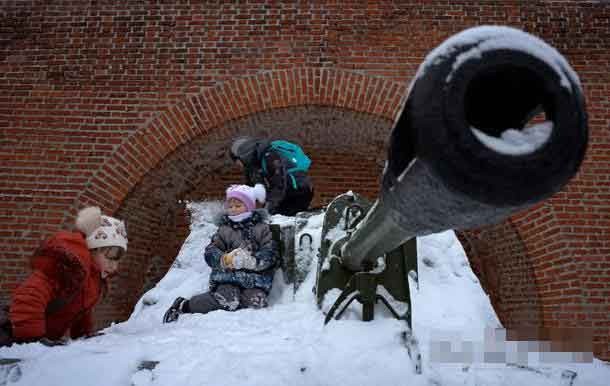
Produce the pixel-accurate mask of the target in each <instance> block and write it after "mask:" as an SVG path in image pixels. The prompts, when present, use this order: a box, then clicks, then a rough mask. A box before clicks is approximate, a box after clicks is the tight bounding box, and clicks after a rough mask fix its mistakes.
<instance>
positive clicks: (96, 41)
mask: <svg viewBox="0 0 610 386" xmlns="http://www.w3.org/2000/svg"><path fill="white" fill-rule="evenodd" d="M1 4H2V6H1V7H0V160H1V163H0V250H1V251H2V252H1V253H0V259H1V260H2V268H0V295H1V297H2V299H6V298H7V296H8V295H9V293H10V291H11V290H12V289H14V288H15V286H16V285H17V284H18V283H19V281H20V280H22V279H23V278H24V277H25V275H26V274H27V272H28V271H27V258H28V256H29V255H30V254H31V252H32V250H33V249H34V248H35V247H36V245H37V244H38V242H39V241H40V240H41V239H43V238H44V237H46V236H47V235H49V234H50V233H52V232H54V231H56V230H58V229H60V228H66V227H69V226H70V225H71V222H72V219H73V217H74V215H75V213H76V211H77V210H78V209H79V208H80V207H82V206H83V205H87V204H96V205H100V206H101V207H102V208H103V209H104V210H105V211H106V212H109V213H114V214H116V215H117V216H121V217H123V218H125V219H126V221H127V222H128V227H129V231H130V236H131V237H130V253H129V263H128V264H126V265H127V266H128V268H126V269H125V270H124V271H123V273H122V274H121V277H119V280H117V281H116V284H115V285H113V287H112V288H111V293H110V294H109V296H108V298H107V299H106V300H105V302H104V304H103V306H102V307H100V309H99V310H98V311H99V312H98V316H99V321H100V323H102V324H103V323H106V322H107V321H109V320H115V319H121V318H124V316H125V315H126V314H127V313H128V312H129V309H130V307H131V306H132V304H133V301H134V299H135V298H137V296H138V295H139V293H138V289H140V291H141V289H143V288H145V287H147V286H149V285H150V284H151V283H152V282H154V280H155V278H157V277H159V276H160V275H162V274H163V272H164V270H165V269H166V267H167V265H168V264H169V263H170V262H171V258H172V257H173V256H175V252H176V251H177V250H178V248H179V246H180V244H181V242H182V240H183V239H184V236H185V229H186V228H185V223H186V222H187V221H186V219H185V214H184V211H183V205H184V204H183V200H184V199H197V198H203V197H218V196H219V195H220V194H221V193H222V186H224V185H225V184H226V183H228V182H233V181H235V180H236V179H238V178H239V176H238V174H237V172H236V171H234V170H231V169H230V167H229V166H228V164H227V163H226V159H223V157H224V155H223V151H222V149H223V147H224V146H225V145H226V144H227V143H228V141H229V139H230V138H231V137H232V136H235V135H239V134H246V133H249V134H269V135H274V136H275V135H282V136H286V137H287V138H293V139H297V140H299V141H300V142H302V143H303V144H304V145H305V147H306V148H307V150H308V151H309V152H310V153H311V154H314V162H315V163H314V168H313V170H312V175H313V178H314V181H315V183H316V201H315V204H316V205H319V204H323V203H324V202H326V201H328V200H329V199H330V198H331V197H333V196H334V195H335V194H336V193H339V192H342V191H345V190H347V189H354V190H357V191H359V192H361V193H365V194H366V195H370V196H374V194H375V192H376V187H377V181H378V177H377V176H378V172H379V170H380V168H381V165H382V162H383V159H384V154H383V152H382V151H381V149H383V146H384V141H385V140H386V139H385V138H386V137H387V132H388V130H389V127H390V126H391V122H392V120H393V118H394V116H395V114H396V112H397V111H398V107H399V104H400V100H401V97H402V96H403V95H404V93H405V91H406V89H407V86H408V82H409V80H410V79H411V78H412V77H413V75H414V74H415V71H416V69H417V67H418V65H419V64H420V63H421V61H422V60H423V58H424V57H425V55H426V54H427V53H428V52H429V51H430V49H432V48H433V47H435V46H436V45H437V44H439V43H440V42H441V41H443V40H444V39H445V38H447V37H448V36H450V35H452V34H454V33H456V32H458V31H460V30H462V29H464V28H467V27H471V26H475V25H482V24H507V25H511V26H515V27H518V28H521V29H524V30H526V31H528V32H531V33H533V34H535V35H537V36H540V37H541V38H543V39H545V40H546V41H547V42H549V43H550V44H552V45H553V46H555V47H556V48H557V49H558V50H559V51H560V52H561V53H563V54H564V55H565V56H566V57H567V58H568V60H569V61H570V62H571V64H572V65H573V66H574V68H575V69H576V70H577V72H578V74H579V76H580V79H581V82H582V84H583V88H584V90H585V96H586V99H587V104H588V110H589V122H590V132H591V141H590V147H589V150H588V153H587V158H586V160H585V163H584V165H583V167H582V169H581V171H580V172H579V174H578V177H577V178H576V179H575V180H574V181H573V182H572V183H571V184H570V185H569V186H568V187H567V188H566V189H565V190H564V191H563V192H561V193H559V194H557V195H556V196H555V197H553V198H552V199H551V200H549V201H547V202H545V203H544V204H542V205H540V206H539V207H537V208H535V209H534V210H531V211H529V212H527V213H525V214H522V215H519V216H515V217H514V218H512V219H511V220H510V221H508V222H506V223H505V224H500V225H497V226H493V227H488V228H486V229H480V230H477V231H473V232H470V233H469V232H465V233H464V234H463V235H462V240H464V244H465V246H466V248H467V250H468V251H469V256H470V258H471V262H472V263H473V266H474V267H475V270H477V272H478V273H479V274H480V275H481V277H482V278H483V279H482V282H483V283H484V284H485V285H486V288H487V290H488V291H489V292H490V294H492V300H493V302H494V304H495V305H496V307H497V309H498V312H499V314H500V316H501V318H502V320H503V321H504V323H505V324H507V325H519V324H520V323H544V324H546V325H549V326H554V325H578V326H587V327H591V328H595V329H596V339H597V340H596V343H597V345H596V353H597V355H598V356H600V357H603V358H606V359H609V358H610V348H609V342H608V336H610V316H609V314H610V296H609V295H610V284H608V283H610V280H609V279H610V260H608V259H609V257H608V256H610V234H609V233H610V215H609V213H610V211H609V206H610V205H609V202H610V193H609V192H610V177H609V176H610V89H609V88H610V47H609V46H610V5H608V4H607V3H606V4H604V3H603V2H598V1H530V2H523V1H503V2H496V1H431V0H428V1H423V0H421V1H403V2H399V3H396V2H391V1H369V2H358V3H355V4H352V3H349V4H347V3H345V2H339V1H326V2H315V3H314V2H298V3H297V2H294V3H293V2H271V1H269V2H268V1H260V2H247V3H241V4H239V5H234V4H232V3H230V2H227V3H221V2H205V3H201V2H194V1H193V2H191V1H180V2H171V3H165V2H157V1H149V2H146V1H124V2H112V1H90V2H86V3H83V2H80V1H54V2H47V1H30V2H24V1H3V2H2V3H1ZM335 150H336V151H335ZM336 171H341V174H339V173H336ZM532 279H533V280H532Z"/></svg>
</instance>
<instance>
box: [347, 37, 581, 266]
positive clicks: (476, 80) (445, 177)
mask: <svg viewBox="0 0 610 386" xmlns="http://www.w3.org/2000/svg"><path fill="white" fill-rule="evenodd" d="M587 138H588V129H587V117H586V112H585V105H584V98H583V95H582V90H581V85H580V82H579V80H578V77H577V75H576V74H575V72H574V71H573V70H572V68H571V67H570V65H569V64H568V63H567V61H566V60H565V59H564V58H563V56H561V54H559V53H558V52H557V51H556V50H555V49H554V48H552V47H551V46H549V45H548V44H546V43H545V42H544V41H542V40H540V39H538V38H536V37H534V36H532V35H529V34H527V33H525V32H522V31H520V30H516V29H513V28H509V27H492V26H488V27H476V28H471V29H468V30H465V31H463V32H461V33H459V34H456V35H454V36H452V37H451V38H449V39H448V40H446V41H445V42H444V43H442V44H441V45H440V46H439V47H437V48H436V49H434V50H433V51H432V52H431V53H430V54H429V55H428V56H427V57H426V59H425V61H424V62H423V63H422V65H421V66H420V68H419V70H418V72H417V74H416V76H415V78H414V80H413V81H412V83H411V85H410V89H409V93H408V95H407V98H406V101H405V104H404V108H403V110H402V112H401V114H400V116H399V119H398V121H397V123H396V125H395V127H394V128H393V131H392V133H391V138H390V142H389V150H388V160H387V164H386V167H385V170H384V173H383V179H382V186H381V192H380V195H379V198H378V200H377V201H376V203H375V204H374V206H373V209H371V210H370V211H369V212H368V214H367V216H366V218H365V219H364V220H362V221H361V222H360V223H359V224H358V227H357V229H356V230H355V231H354V232H353V234H352V236H351V237H350V238H349V240H347V241H346V242H345V244H344V245H343V246H342V249H341V259H342V262H343V264H345V265H346V266H347V267H348V268H349V269H351V270H355V271H358V270H362V269H363V262H364V261H365V260H371V259H375V258H376V257H378V256H382V255H383V254H384V253H386V252H388V251H391V250H393V249H394V248H396V247H398V246H400V245H401V244H403V243H405V242H406V241H407V240H409V239H411V238H413V237H415V236H423V235H427V234H431V233H436V232H440V231H443V230H447V229H458V230H459V229H468V228H473V227H479V226H482V225H486V224H492V223H497V222H500V221H501V220H503V219H505V218H507V217H508V216H510V215H512V214H514V213H515V212H516V211H519V210H523V209H525V208H528V207H530V206H532V205H533V204H536V203H538V202H540V201H542V200H544V199H546V198H548V197H550V196H551V195H552V194H554V193H556V192H557V191H559V190H560V189H561V188H562V187H563V186H564V185H565V184H566V183H567V182H568V181H569V180H570V178H571V177H573V176H574V174H575V173H576V172H577V170H578V167H579V165H580V164H581V162H582V160H583V157H584V154H585V149H586V145H587Z"/></svg>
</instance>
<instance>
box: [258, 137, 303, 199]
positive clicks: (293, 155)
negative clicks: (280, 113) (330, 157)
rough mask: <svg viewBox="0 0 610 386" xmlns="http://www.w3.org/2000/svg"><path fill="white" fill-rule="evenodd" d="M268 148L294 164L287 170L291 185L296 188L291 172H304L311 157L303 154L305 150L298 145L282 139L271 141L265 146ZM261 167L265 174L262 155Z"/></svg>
mask: <svg viewBox="0 0 610 386" xmlns="http://www.w3.org/2000/svg"><path fill="white" fill-rule="evenodd" d="M269 150H273V151H275V152H277V153H279V154H280V155H281V156H282V157H283V158H285V159H287V160H289V161H290V162H291V163H292V165H294V166H292V167H290V168H289V169H288V170H287V172H288V175H289V176H290V179H291V180H292V187H293V188H295V189H296V188H297V181H296V178H294V175H293V173H295V172H303V173H306V172H307V171H308V170H309V167H310V166H311V159H309V157H308V156H307V154H305V152H304V151H303V149H302V148H301V147H300V146H299V145H297V144H296V143H292V142H288V141H284V140H277V141H272V142H271V143H270V144H269V147H268V148H267V151H269ZM262 167H263V172H264V173H265V174H267V165H266V162H265V158H264V157H263V160H262Z"/></svg>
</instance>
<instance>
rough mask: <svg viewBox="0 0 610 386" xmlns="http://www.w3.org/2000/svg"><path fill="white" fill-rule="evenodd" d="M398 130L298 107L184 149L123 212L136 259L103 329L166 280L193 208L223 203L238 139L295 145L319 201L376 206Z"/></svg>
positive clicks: (348, 114)
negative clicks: (348, 195)
mask: <svg viewBox="0 0 610 386" xmlns="http://www.w3.org/2000/svg"><path fill="white" fill-rule="evenodd" d="M391 125H392V122H391V121H390V120H388V119H387V118H383V117H379V116H375V115H371V114H367V113H362V112H355V111H350V110H345V109H341V108H334V107H324V106H298V107H289V108H281V109H273V110H269V111H264V112H260V113H256V114H252V115H249V116H246V117H244V118H242V119H237V120H233V121H229V122H227V123H226V124H224V125H223V126H222V127H218V128H216V129H213V130H211V131H210V132H209V133H208V134H207V135H205V136H201V137H198V138H196V139H195V140H192V141H190V142H188V143H186V144H185V145H183V146H180V147H179V148H177V149H176V150H175V151H174V152H173V153H171V154H170V155H169V156H168V157H166V158H165V159H164V160H163V161H161V162H160V163H159V164H158V165H157V166H156V167H155V168H154V170H152V171H151V172H149V173H148V174H146V175H145V176H144V178H143V179H142V180H141V181H140V182H139V183H138V184H137V185H136V187H135V188H134V189H132V190H131V191H130V192H129V194H128V195H127V197H126V199H125V200H124V201H123V203H122V204H121V206H120V208H119V209H118V211H117V212H116V215H117V216H118V217H120V218H124V219H125V220H126V222H127V226H128V232H129V235H130V243H129V253H128V256H127V260H126V261H125V262H123V267H122V270H121V273H120V275H119V277H118V278H116V280H114V281H113V283H112V287H111V290H110V292H109V296H108V297H107V298H106V299H104V301H103V303H102V304H100V306H99V307H98V308H97V310H96V313H97V314H98V316H99V317H98V320H97V323H98V325H99V326H105V325H108V324H109V323H110V322H112V321H118V320H124V319H125V318H126V317H128V316H129V314H130V313H131V311H132V309H133V306H134V305H135V303H136V302H137V300H138V299H139V298H140V297H141V295H142V294H143V293H144V291H145V290H147V289H149V288H152V287H153V286H154V285H155V283H156V282H158V280H160V279H161V278H162V277H163V275H164V274H165V273H166V272H167V270H168V269H169V267H170V266H171V264H172V262H173V261H174V258H175V257H176V255H177V254H178V252H179V250H180V247H181V246H182V243H183V242H184V240H185V238H186V237H187V236H188V233H189V229H188V226H189V219H188V213H187V211H186V203H187V202H188V201H197V200H213V199H222V197H223V195H224V190H225V188H226V187H227V186H228V185H229V184H231V183H239V182H240V181H241V175H240V174H239V171H238V170H237V169H236V168H234V166H233V165H232V163H231V161H230V160H229V158H228V156H227V154H226V149H227V148H228V145H229V143H230V142H231V140H232V138H235V137H236V136H239V135H252V136H261V137H274V138H284V139H288V140H294V141H297V142H299V143H300V144H302V145H303V147H304V148H305V150H306V151H307V152H308V154H309V155H310V156H311V158H312V160H313V165H312V169H311V173H310V174H311V176H312V179H313V181H314V186H315V190H316V197H315V198H314V202H313V204H312V205H313V206H320V205H323V204H325V203H327V202H328V201H329V200H330V199H332V198H334V197H335V196H336V195H338V194H340V193H343V192H345V191H347V190H357V191H358V192H360V193H362V194H364V195H366V196H368V197H370V198H374V197H375V196H376V195H377V192H378V186H379V176H380V175H381V171H382V168H383V161H384V160H385V146H386V140H387V138H388V135H389V131H390V128H391Z"/></svg>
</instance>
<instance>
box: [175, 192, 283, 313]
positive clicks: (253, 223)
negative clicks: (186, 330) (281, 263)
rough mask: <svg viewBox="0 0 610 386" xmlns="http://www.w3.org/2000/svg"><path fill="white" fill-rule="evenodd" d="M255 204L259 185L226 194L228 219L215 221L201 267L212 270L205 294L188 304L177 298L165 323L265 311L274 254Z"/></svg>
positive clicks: (260, 195)
mask: <svg viewBox="0 0 610 386" xmlns="http://www.w3.org/2000/svg"><path fill="white" fill-rule="evenodd" d="M257 201H258V202H261V203H263V202H264V201H265V188H264V187H263V186H262V185H260V184H257V185H256V186H255V187H254V188H252V187H249V186H247V185H231V186H230V187H229V188H228V189H227V200H226V204H225V205H226V209H227V213H226V214H224V215H222V216H221V217H220V218H219V219H218V230H217V231H216V233H215V234H214V235H213V236H212V240H211V241H210V244H208V246H207V247H206V248H205V261H206V262H207V263H208V265H209V266H210V267H211V268H212V273H211V275H210V291H209V292H206V293H203V294H200V295H196V296H194V297H192V298H191V299H189V300H186V299H184V298H181V297H179V298H177V299H176V300H175V301H174V303H173V304H172V306H171V307H170V308H169V309H168V310H167V312H166V313H165V316H164V318H163V322H164V323H169V322H173V321H175V320H177V319H178V316H179V315H180V314H181V313H203V314H205V313H208V312H210V311H214V310H218V309H223V310H227V311H235V310H237V309H239V308H248V307H250V308H262V307H266V306H267V295H268V294H269V291H270V290H271V284H272V283H273V275H274V273H275V268H276V265H277V260H278V250H277V246H276V245H275V243H274V241H273V239H272V237H271V229H270V227H269V224H267V222H266V220H267V211H266V210H264V209H256V202H257Z"/></svg>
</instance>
